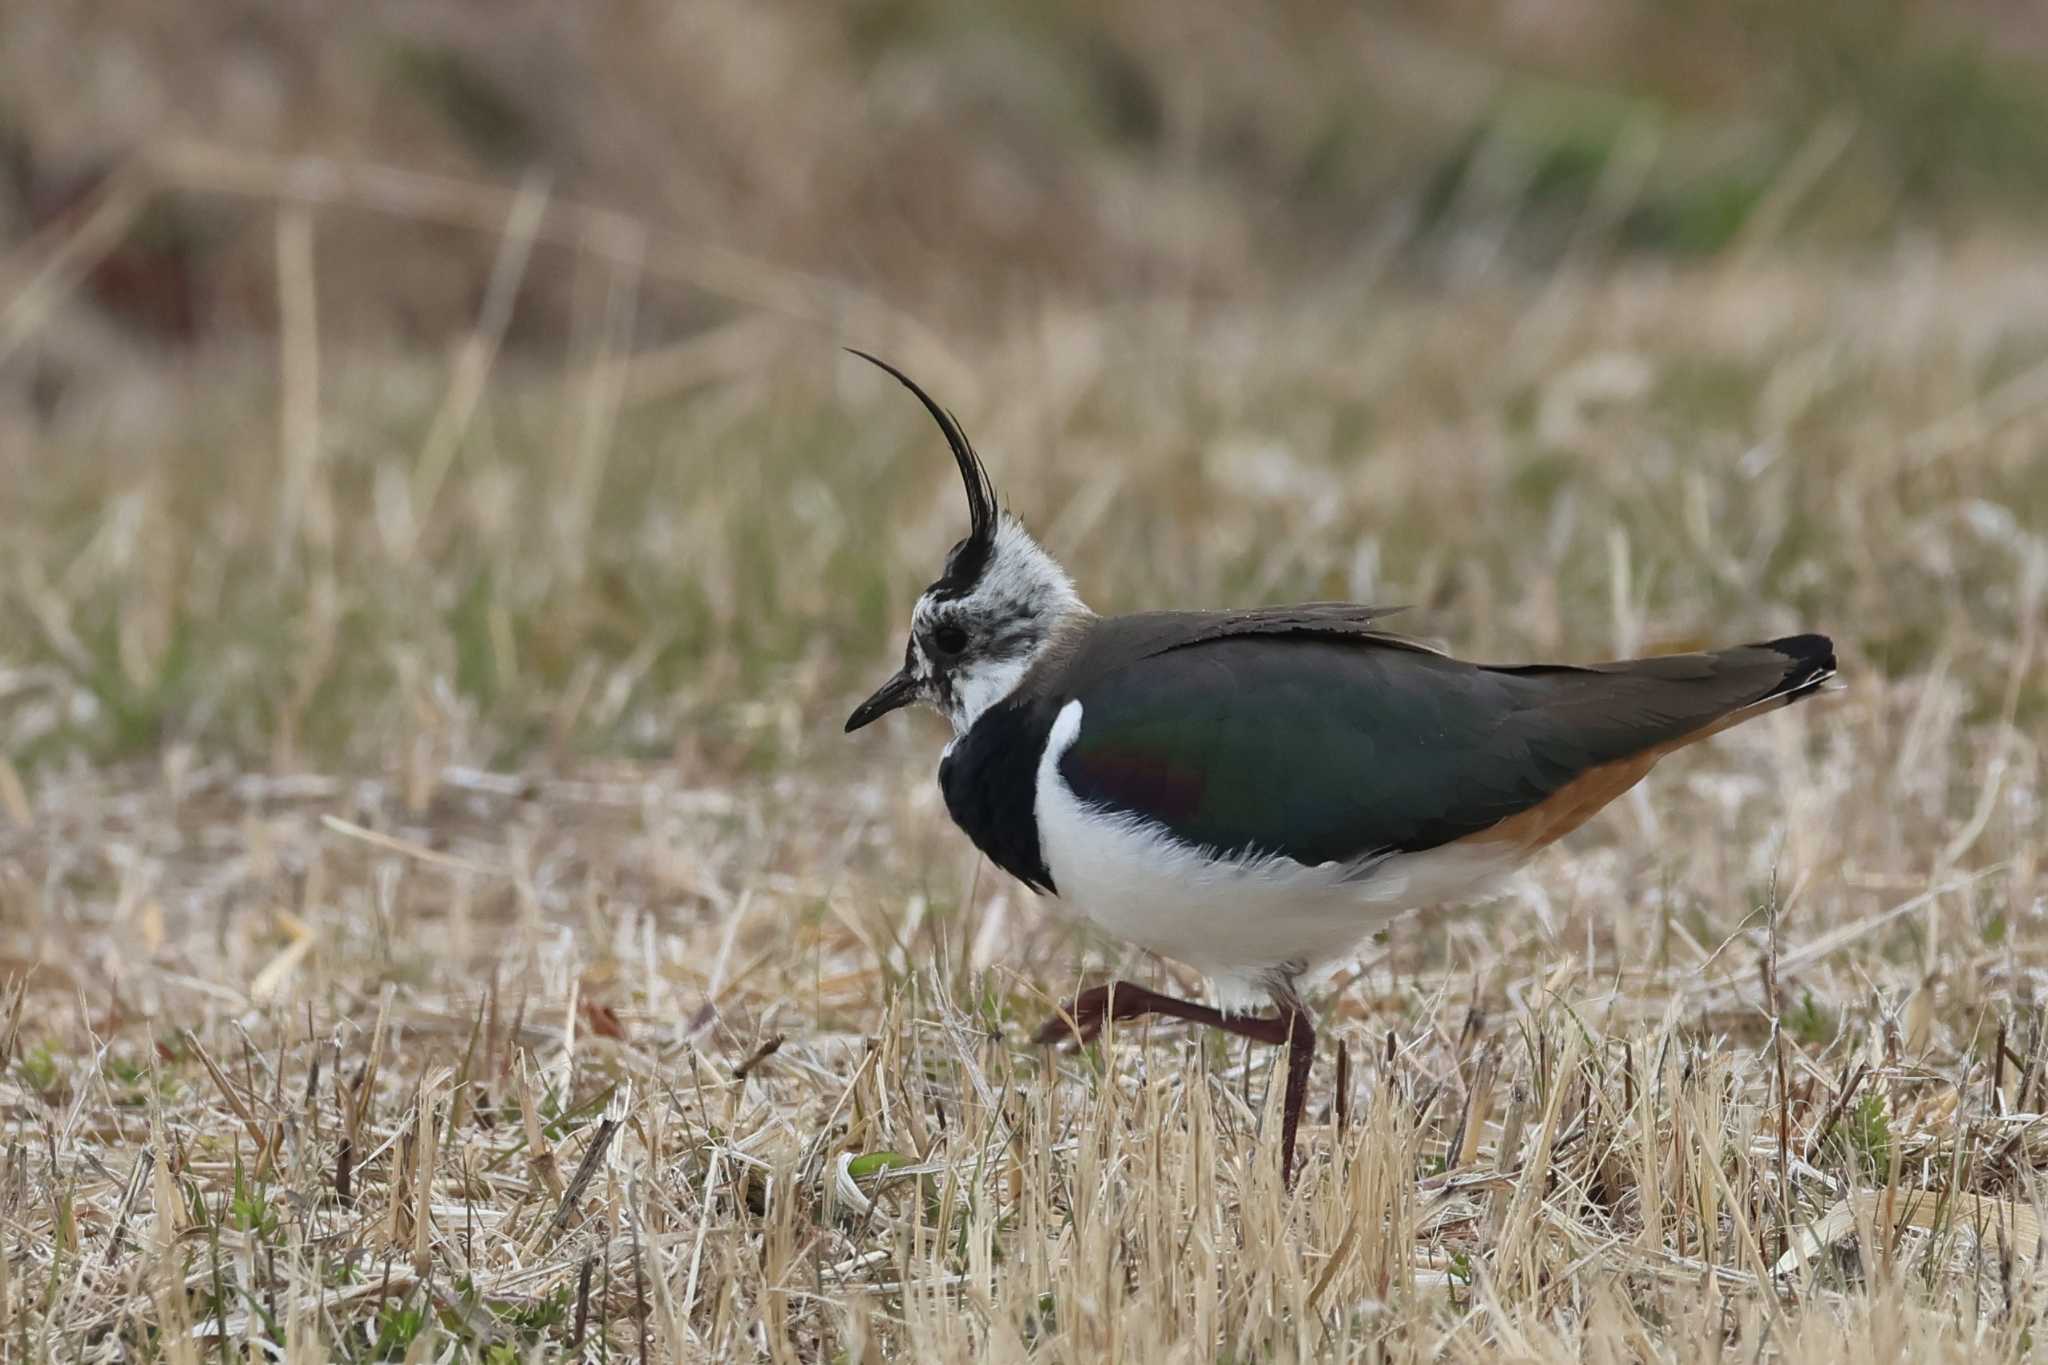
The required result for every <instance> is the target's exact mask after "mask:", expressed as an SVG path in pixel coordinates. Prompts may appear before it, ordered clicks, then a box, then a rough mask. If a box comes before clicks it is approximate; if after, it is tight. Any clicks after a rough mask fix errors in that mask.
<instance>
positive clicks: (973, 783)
mask: <svg viewBox="0 0 2048 1365" xmlns="http://www.w3.org/2000/svg"><path fill="white" fill-rule="evenodd" d="M1053 717H1054V710H1053V708H1051V707H1049V706H1046V705H1044V704H1042V703H1041V704H1035V705H1034V704H1031V703H1019V702H1017V701H1015V700H1005V701H1000V702H997V703H996V704H995V705H994V706H991V707H989V709H988V710H986V711H984V712H982V714H981V718H980V719H979V720H977V721H975V722H974V724H973V726H972V727H971V728H970V729H969V730H968V731H967V733H966V734H964V735H962V736H960V738H959V739H957V740H955V741H954V742H953V747H952V748H951V750H949V751H948V752H947V754H946V757H945V758H944V759H943V760H942V761H941V762H940V763H939V790H940V791H941V792H943V793H945V797H946V811H947V813H948V814H950V815H951V816H952V817H953V823H954V824H956V825H958V826H960V828H961V829H962V830H963V831H965V832H966V835H967V837H968V838H970V839H972V840H973V841H974V846H975V847H976V848H978V849H980V850H981V851H982V852H983V853H985V854H987V855H988V858H989V861H990V862H992V863H994V864H995V865H996V866H997V867H1000V868H1001V869H1003V871H1005V872H1007V873H1009V874H1010V875H1011V876H1013V877H1015V878H1016V879H1017V880H1018V881H1020V882H1022V883H1024V885H1026V886H1028V887H1030V888H1031V889H1032V890H1033V891H1051V892H1054V893H1057V892H1058V890H1059V888H1058V887H1056V886H1054V885H1053V881H1052V871H1051V869H1049V868H1047V867H1046V865H1045V853H1044V851H1043V849H1041V848H1040V846H1039V842H1038V814H1037V810H1036V805H1037V797H1038V758H1039V755H1040V754H1042V753H1044V752H1045V743H1046V740H1047V739H1048V738H1049V737H1050V736H1051V734H1052V723H1053Z"/></svg>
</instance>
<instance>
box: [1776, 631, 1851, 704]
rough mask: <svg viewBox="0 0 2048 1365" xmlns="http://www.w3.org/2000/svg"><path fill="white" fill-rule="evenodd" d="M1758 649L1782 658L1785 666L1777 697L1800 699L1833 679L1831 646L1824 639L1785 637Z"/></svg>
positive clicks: (1817, 636)
mask: <svg viewBox="0 0 2048 1365" xmlns="http://www.w3.org/2000/svg"><path fill="white" fill-rule="evenodd" d="M1760 647H1761V648H1763V649H1768V650H1771V651H1772V652H1773V653H1777V654H1782V655H1784V656H1785V658H1786V660H1787V662H1788V667H1787V668H1786V670H1785V678H1784V681H1782V682H1781V683H1779V684H1778V688H1777V691H1778V693H1779V695H1791V696H1800V695H1804V694H1805V693H1807V692H1811V691H1813V690H1814V689H1815V688H1817V687H1819V686H1820V685H1821V684H1822V683H1824V682H1826V681H1827V680H1828V679H1829V678H1832V677H1834V676H1835V642H1834V641H1833V640H1830V639H1829V638H1828V637H1827V636H1825V635H1787V636H1785V637H1783V638H1782V639H1777V640H1767V641H1765V642H1764V643H1763V645H1762V646H1760Z"/></svg>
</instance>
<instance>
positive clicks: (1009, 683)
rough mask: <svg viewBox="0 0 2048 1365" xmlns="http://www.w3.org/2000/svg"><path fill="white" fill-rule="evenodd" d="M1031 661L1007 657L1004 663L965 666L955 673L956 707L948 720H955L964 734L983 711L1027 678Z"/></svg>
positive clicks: (956, 730) (958, 728)
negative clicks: (967, 667) (970, 667)
mask: <svg viewBox="0 0 2048 1365" xmlns="http://www.w3.org/2000/svg"><path fill="white" fill-rule="evenodd" d="M1030 667H1031V660H1030V659H1029V658H1023V659H1007V660H1004V661H1002V662H1000V663H983V664H977V665H975V666H974V667H973V668H972V669H963V670H961V671H960V672H957V673H955V674H954V675H953V679H952V681H953V709H952V711H951V712H950V713H949V715H948V717H947V718H948V719H949V720H951V721H952V722H953V732H954V733H955V734H957V735H964V734H966V733H967V732H968V730H969V729H971V728H972V727H973V725H974V722H975V721H977V720H979V719H980V718H981V713H982V712H984V711H986V710H988V708H989V707H991V706H994V705H995V704H996V703H997V702H999V701H1001V700H1002V699H1003V698H1004V697H1007V696H1009V695H1010V693H1011V692H1012V691H1013V690H1014V689H1015V688H1016V686H1017V684H1018V683H1020V682H1022V681H1023V680H1024V674H1025V673H1026V672H1027V671H1028V670H1029V669H1030Z"/></svg>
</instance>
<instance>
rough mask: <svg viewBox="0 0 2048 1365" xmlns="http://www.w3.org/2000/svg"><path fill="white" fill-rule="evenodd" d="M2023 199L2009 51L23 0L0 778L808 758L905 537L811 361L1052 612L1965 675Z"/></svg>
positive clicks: (2015, 326)
mask: <svg viewBox="0 0 2048 1365" xmlns="http://www.w3.org/2000/svg"><path fill="white" fill-rule="evenodd" d="M2044 206H2048V14H2044V11H2043V10H2042V9H2041V8H2040V7H2039V6H2036V5H2032V4H2028V3H2024V2H2023V0H1976V2H1974V3H1967V4H1963V3H1935V2H1934V0H1816V2H1815V3H1808V4H1800V5H1783V4H1773V3H1762V2H1761V0H1758V2H1756V3H1750V2H1748V0H1743V2H1740V3H1733V4H1730V3H1691V2H1690V0H1677V2H1675V3H1654V4H1653V3H1637V4H1591V3H1582V2H1581V0H1520V2H1519V3H1453V4H1443V3H1382V4H1373V5H1366V6H1324V5H1307V4H1303V5H1276V6H1259V7H1247V6H1242V5H1234V4H1220V3H1209V2H1208V0H1195V2H1194V3H1188V4H1174V5H1164V4H1155V3H1132V4H1114V5H1101V6H1096V5H1078V4H1063V3H1052V4H1045V3H1036V2H1035V0H1034V2H1033V3H1002V4H995V5H988V6H979V7H974V8H973V9H972V10H971V11H968V10H962V9H960V8H959V7H957V6H952V5H946V4H941V3H936V0H872V2H864V3H851V4H843V5H828V6H813V5H794V4H762V3H754V2H752V0H749V2H748V3H720V2H719V0H709V2H707V3H685V4H653V3H640V4H635V3H625V4H615V5H588V6H560V5H545V4H534V3H494V4H482V3H461V2H460V0H439V2H437V3H390V4H385V3H366V4H361V5H352V6H349V7H346V9H345V10H336V9H334V8H332V7H328V6H319V5H310V4H297V3H292V4H268V3H266V4H241V3H223V4H214V5H208V6H203V7H199V8H197V9H194V8H191V7H180V8H179V9H178V10H176V11H169V10H165V9H164V8H163V7H162V6H159V5H154V4H149V3H145V2H144V0H96V2H95V3H38V2H37V0H23V2H19V3H12V4H9V5H7V6H6V7H5V9H4V12H0V245H4V254H0V304H4V320H0V481H4V485H5V487H6V490H7V491H6V497H5V499H4V503H0V506H4V510H0V532H4V544H5V550H4V565H0V576H4V577H0V664H4V671H0V745H4V752H5V753H6V754H7V755H8V757H9V759H10V761H11V762H12V764H13V765H14V767H15V768H16V769H17V770H22V771H26V770H29V769H33V768H36V767H38V766H40V765H45V764H47V763H48V762H50V761H51V760H52V759H67V758H83V759H86V760H90V761H103V760H107V759H110V758H119V757H127V756H132V755H136V754H142V753H155V752H159V751H160V750H162V749H163V747H164V746H166V745H171V746H175V745H189V746H197V749H196V750H195V751H203V752H204V753H206V754H209V755H214V754H218V755H232V756H234V757H235V759H236V760H237V761H241V762H252V763H258V764H264V765H270V766H276V767H280V768H284V769H291V768H296V767H301V766H307V765H311V766H329V765H337V764H338V765H342V766H354V767H363V766H369V767H378V766H388V765H389V764H390V763H392V762H393V761H394V758H393V756H394V755H395V754H399V753H402V752H407V751H408V750H409V748H410V749H417V750H419V752H421V753H427V754H429V755H430V756H431V758H432V760H433V761H436V762H438V761H443V760H454V759H460V760H462V761H468V762H476V763H518V762H522V761H526V760H528V759H529V758H531V757H532V756H533V755H535V754H536V753H542V752H548V753H552V754H554V755H556V756H560V755H562V754H565V753H581V754H599V755H604V754H611V755H617V754H627V755H634V754H637V755H642V756H649V757H653V756H681V757H685V758H692V759H695V760H697V761H700V762H703V763H706V764H709V765H711V767H712V768H713V769H716V770H727V769H733V770H737V769H743V768H745V767H746V766H747V765H748V764H749V763H753V762H757V761H766V762H770V763H772V762H773V761H775V760H776V759H777V758H779V757H780V758H786V757H788V756H790V754H791V753H792V752H793V751H795V750H798V749H803V750H808V749H810V748H811V747H812V746H811V745H810V744H809V735H810V732H811V731H812V730H813V729H814V728H818V727H825V728H830V727H829V725H828V723H829V722H832V721H835V720H836V719H837V718H838V717H839V715H840V714H841V712H842V711H843V710H844V706H843V705H842V704H841V703H842V702H843V700H844V699H845V696H849V695H851V694H852V693H853V692H855V691H857V690H859V689H860V684H861V682H862V681H863V680H864V679H865V677H866V674H867V671H868V670H870V669H871V668H872V666H873V665H876V664H878V663H880V662H881V661H883V660H884V659H885V658H886V657H887V656H888V655H889V654H890V653H891V652H892V651H893V650H894V649H895V648H896V647H897V646H896V641H895V638H894V632H895V631H896V630H897V629H899V627H900V622H901V619H902V616H903V613H904V611H905V609H906V608H907V604H908V602H909V601H910V599H911V596H912V594H913V593H914V592H915V590H916V588H917V587H918V586H919V585H920V584H921V583H922V582H923V581H925V579H926V578H927V577H928V576H929V575H930V573H931V572H933V571H934V570H935V566H936V563H937V557H938V555H939V554H940V553H941V552H942V551H943V548H944V546H945V545H946V544H948V543H950V541H951V539H952V537H953V535H954V534H955V529H954V528H955V523H956V522H957V520H958V516H959V509H958V505H957V495H956V494H955V492H954V490H953V489H952V487H951V486H950V485H949V484H948V482H947V481H948V479H949V477H950V476H949V474H948V472H947V465H946V463H945V461H944V459H943V455H942V451H941V449H940V447H939V446H938V444H937V442H936V440H935V439H934V433H932V432H931V431H930V430H929V429H928V428H927V427H926V426H925V424H924V423H923V420H922V418H921V417H920V415H919V414H918V413H917V412H916V411H915V410H914V409H913V408H912V407H911V406H910V405H909V404H908V402H907V401H906V400H905V399H904V398H903V396H902V395H900V394H899V393H895V392H892V391H890V389H889V387H888V386H887V385H886V384H882V383H880V382H879V380H878V378H877V377H876V376H873V375H868V374H864V373H862V372H861V371H860V370H859V368H858V367H857V366H856V365H855V364H854V363H853V362H851V361H848V360H846V359H845V358H843V357H842V356H840V355H838V354H837V353H836V349H835V348H836V347H837V346H839V345H841V344H852V345H859V346H862V347H864V348H869V349H875V350H878V351H881V352H883V353H885V354H887V355H889V356H891V357H892V358H894V359H895V360H896V361H898V362H899V363H901V364H903V365H904V366H906V367H908V368H909V369H910V370H911V372H912V373H913V374H916V375H918V376H919V377H921V378H922V380H923V381H924V382H925V383H926V385H927V386H928V387H930V388H932V389H933V390H934V391H936V392H937V393H938V394H939V395H940V397H941V398H942V399H943V401H945V402H947V403H948V404H949V405H951V406H953V407H954V408H956V409H957V410H959V411H960V413H961V414H962V416H963V418H965V419H966V420H967V422H968V424H969V428H970V430H971V431H972V432H974V433H975V434H976V436H977V439H978V440H979V441H980V442H981V443H982V445H983V446H984V448H985V450H986V451H987V453H988V454H989V455H990V457H991V459H992V461H993V465H994V469H995V472H996V474H997V478H998V481H999V482H1000V483H1001V485H1002V486H1003V487H1004V489H1005V491H1006V492H1007V494H1008V496H1009V497H1010V499H1011V501H1012V503H1013V505H1014V506H1015V507H1016V508H1017V509H1018V510H1019V511H1020V512H1023V513H1024V514H1025V515H1026V516H1027V519H1029V520H1031V521H1032V522H1033V523H1034V524H1035V525H1036V526H1038V527H1039V529H1040V530H1041V531H1044V532H1045V533H1046V534H1047V535H1048V536H1049V537H1050V538H1051V540H1052V542H1053V548H1054V549H1055V550H1056V551H1057V552H1060V553H1062V554H1066V555H1069V556H1073V557H1076V558H1077V559H1078V560H1079V567H1081V568H1082V569H1083V570H1085V573H1084V575H1083V577H1084V586H1085V587H1087V588H1088V589H1089V590H1090V591H1092V592H1093V593H1094V594H1095V596H1096V597H1097V598H1098V599H1099V600H1098V603H1097V604H1098V605H1099V606H1104V607H1108V608H1125V607H1136V606H1158V605H1166V604H1168V603H1176V604H1187V605H1192V604H1195V603H1198V602H1214V603H1219V604H1220V603H1221V602H1223V601H1247V600H1253V599H1265V598H1273V597H1286V596H1297V595H1300V596H1332V595H1334V596H1368V595H1370V596H1378V597H1381V598H1394V599H1399V600H1404V601H1410V602H1415V603H1417V604H1419V605H1422V606H1425V607H1428V608H1430V609H1431V612H1430V615H1429V616H1428V617H1427V618H1426V620H1424V621H1419V622H1418V623H1417V626H1416V628H1418V629H1427V630H1434V631H1440V632H1442V633H1443V634H1444V635H1445V636H1447V637H1448V638H1450V639H1451V641H1452V642H1453V643H1455V644H1456V645H1457V646H1458V647H1459V648H1460V649H1461V650H1464V651H1467V652H1478V653H1492V654H1496V655H1500V654H1514V653H1523V652H1527V651H1539V650H1540V651H1550V652H1562V653H1566V654H1569V655H1571V656H1573V657H1584V656H1586V655H1591V654H1602V653H1609V652H1613V651H1615V650H1620V649H1625V648H1636V647H1641V646H1647V645H1650V644H1659V643H1662V644H1669V643H1680V642H1684V641H1686V640H1689V639H1691V638H1694V637H1701V638H1704V637H1706V636H1715V637H1720V636H1725V635H1727V634H1730V633H1735V634H1744V633H1754V632H1758V631H1764V630H1774V629H1780V628H1786V627H1790V626H1793V625H1806V626H1815V627H1821V628H1828V629H1832V630H1834V631H1836V632H1837V633H1838V634H1840V635H1844V636H1846V637H1847V641H1846V643H1847V645H1848V648H1849V649H1850V651H1851V657H1852V658H1853V657H1855V656H1856V655H1857V654H1858V653H1861V654H1864V655H1866V656H1867V657H1870V658H1873V659H1876V660H1878V661H1879V662H1881V663H1882V664H1883V665H1885V666H1886V667H1892V668H1910V667H1913V666H1916V665H1918V664H1921V663H1924V662H1926V661H1927V660H1928V659H1931V658H1934V657H1936V656H1938V655H1939V654H1940V653H1941V651H1942V649H1943V648H1944V647H1946V646H1948V645H1953V646H1954V647H1955V648H1958V649H1961V650H1963V651H1965V653H1966V655H1967V651H1969V650H1970V649H1972V648H1975V647H1976V646H1973V645H1972V644H1971V643H1970V642H1969V637H1970V635H1971V633H1972V632H1971V631H1969V630H1964V629H1962V628H1961V627H1962V625H1963V624H1964V623H1970V624H1973V625H1974V626H1975V627H1976V628H1978V629H1980V630H1991V631H1997V630H2004V631H2007V632H2010V630H2011V629H2012V619H2013V618H2012V605H2011V603H2007V604H2006V605H2005V606H2003V607H1999V606H1997V605H1996V604H1993V603H1988V602H1987V601H1986V600H1985V599H1984V597H1983V595H1982V594H1983V591H1990V590H2002V589H1999V585H2000V584H2006V585H2008V586H2009V585H2010V584H2011V582H2012V572H2011V565H2010V564H2009V563H2007V562H2006V561H2005V560H2004V559H2002V558H2000V556H2002V555H2005V554H2006V553H2007V550H2008V549H2009V547H2008V546H2003V545H2002V544H2001V543H2000V541H1999V537H2000V535H2002V534H2005V535H2010V534H2018V533H2019V531H2018V528H2020V527H2033V528H2038V527H2039V525H2040V524H2041V518H2042V514H2043V508H2044V505H2048V492H2044V491H2043V489H2042V485H2043V483H2044V482H2048V480H2044V479H2042V478H2041V477H2040V474H2041V469H2042V465H2041V462H2040V459H2039V441H2040V436H2039V434H2038V433H2039V428H2038V427H2037V426H2030V425H2028V422H2027V419H2028V418H2029V416H2030V415H2031V414H2032V413H2033V412H2034V410H2035V409H2036V408H2038V406H2039V404H2040V403H2041V401H2042V397H2043V391H2044V389H2048V377H2044V374H2043V371H2042V370H2041V369H2040V368H2039V367H2040V366H2041V365H2042V364H2043V363H2044V360H2048V272H2044V269H2043V257H2042V255H2041V252H2040V247H2041V244H2042V237H2041V233H2040V224H2041V222H2042V221H2043V209H2044ZM2015 424H2017V426H2015ZM1985 441H1989V442H1991V443H1992V444H1990V445H1989V446H1984V445H1982V444H1980V443H1982V442H1985ZM2001 441H2002V442H2004V444H1999V442H2001ZM1959 451H1961V452H1965V455H1966V463H1967V473H1963V474H1959V473H1957V472H1956V471H1957V469H1958V467H1959V466H1958V464H1957V457H1958V452H1959ZM1852 467H1861V468H1864V469H1866V470H1869V471H1872V472H1871V473H1870V475H1869V477H1868V478H1858V479H1853V480H1850V481H1849V482H1847V483H1844V482H1843V481H1842V475H1843V472H1844V471H1845V470H1848V469H1850V468H1852ZM1134 494H1135V496H1133V495H1134ZM1965 495H1966V496H1965ZM1965 504H1967V506H1965ZM1942 506H1948V507H1949V509H1950V511H1952V512H1954V513H1955V514H1956V515H1958V516H1963V515H1964V514H1965V513H1967V514H1968V518H1974V520H1968V526H1969V527H1975V528H1976V529H1975V530H1969V529H1967V528H1966V529H1965V530H1964V531H1963V532H1962V533H1960V536H1959V537H1952V536H1951V534H1950V533H1951V530H1952V529H1953V527H1952V526H1950V525H1949V524H1947V523H1944V524H1943V525H1942V526H1940V527H1934V526H1932V525H1930V523H1928V522H1927V521H1926V520H1925V518H1926V515H1927V514H1928V513H1930V512H1931V511H1933V510H1936V509H1938V508H1940V507H1942ZM1966 520H1967V518H1966ZM1909 523H1910V524H1909ZM1916 528H1917V529H1916ZM2001 528H2003V529H2001ZM1844 535H1848V536H1852V537H1857V538H1859V539H1862V538H1867V542H1866V543H1865V544H1864V545H1863V547H1862V548H1857V549H1849V548H1845V547H1844V546H1842V545H1841V544H1839V543H1832V544H1830V543H1824V542H1838V541H1839V539H1840V538H1841V537H1843V536H1844ZM1916 537H1917V538H1916ZM1930 537H1932V541H1931V542H1930V540H1929V538H1930ZM1932 542H1940V543H1939V544H1935V543H1932ZM1980 554H1981V555H1983V556H1985V558H1983V559H1982V560H1981V562H1980V561H1978V560H1976V559H1974V558H1973V556H1978V555H1980ZM1973 565H1974V566H1975V567H1976V568H1979V569H1981V570H1982V572H1983V577H1982V578H1981V579H1979V580H1976V581H1970V575H1971V572H1972V569H1973ZM1966 586H1967V588H1968V589H1969V590H1965V588H1966ZM1980 611H1987V612H1989V613H1990V614H1989V616H1980V615H1978V613H1979V612H1980ZM1965 671H1966V672H1967V671H1968V670H1965ZM1984 676H1985V677H1986V678H1988V679H1989V680H1990V681H1989V682H1987V684H1986V686H1987V687H1989V688H1990V690H1991V691H1992V692H1994V693H1995V692H1996V691H1997V690H1998V686H1999V684H2000V682H2001V681H2002V678H2003V674H2002V673H2000V672H1999V671H1998V670H1991V671H1989V672H1987V673H1986V674H1985V675H1984ZM2029 686H2030V688H2033V685H2031V684H2030V685H2029ZM1995 700H1996V698H1995V697H1993V698H1991V699H1989V700H1986V701H1985V702H1984V704H1986V705H1990V704H1993V702H1995ZM2039 703H2040V694H2039V691H2038V688H2033V690H2029V691H2027V693H2026V695H2025V698H2024V699H2023V704H2024V705H2027V706H2037V705H2039ZM421 746H424V747H421Z"/></svg>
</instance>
